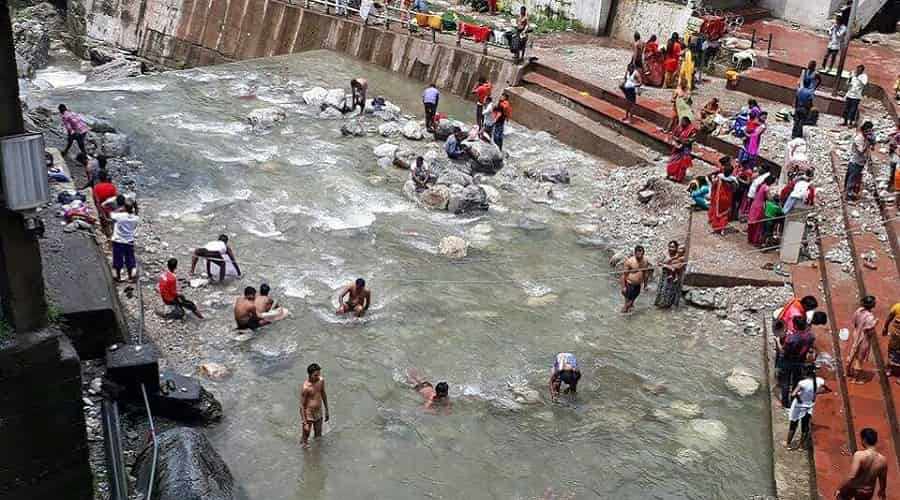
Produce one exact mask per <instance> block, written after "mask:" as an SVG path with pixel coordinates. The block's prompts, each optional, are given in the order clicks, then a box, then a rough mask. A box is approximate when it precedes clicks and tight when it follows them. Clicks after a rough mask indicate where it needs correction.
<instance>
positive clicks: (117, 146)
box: [100, 134, 131, 157]
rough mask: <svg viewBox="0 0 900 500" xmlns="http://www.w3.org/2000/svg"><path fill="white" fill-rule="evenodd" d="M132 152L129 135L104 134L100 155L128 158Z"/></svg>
mask: <svg viewBox="0 0 900 500" xmlns="http://www.w3.org/2000/svg"><path fill="white" fill-rule="evenodd" d="M130 151H131V149H130V148H129V146H128V136H127V135H125V134H103V136H102V140H101V141H100V154H102V155H105V156H110V157H116V156H127V155H128V153H129V152H130Z"/></svg>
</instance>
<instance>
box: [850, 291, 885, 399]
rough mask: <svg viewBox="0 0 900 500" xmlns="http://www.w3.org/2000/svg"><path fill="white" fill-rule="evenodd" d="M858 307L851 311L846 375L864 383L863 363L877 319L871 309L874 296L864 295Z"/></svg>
mask: <svg viewBox="0 0 900 500" xmlns="http://www.w3.org/2000/svg"><path fill="white" fill-rule="evenodd" d="M860 305H861V306H862V307H860V308H859V309H857V310H856V312H855V313H853V337H851V341H852V342H853V344H852V345H851V347H850V355H849V356H847V377H848V378H849V379H850V381H851V382H853V383H854V384H864V383H865V380H864V379H863V377H862V375H863V374H862V369H863V364H864V363H865V362H866V361H868V359H869V350H870V349H871V348H872V343H871V342H872V336H874V335H875V325H876V324H877V323H878V320H877V319H875V315H874V314H873V313H872V310H873V309H875V297H873V296H871V295H866V296H865V297H863V299H862V300H861V301H860Z"/></svg>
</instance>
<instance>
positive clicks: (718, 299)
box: [684, 288, 728, 310]
mask: <svg viewBox="0 0 900 500" xmlns="http://www.w3.org/2000/svg"><path fill="white" fill-rule="evenodd" d="M684 300H685V302H687V303H688V304H690V305H692V306H694V307H699V308H700V309H709V310H713V309H725V308H727V307H728V303H727V297H726V296H725V294H724V293H722V291H721V290H718V289H710V288H692V289H690V290H688V291H687V293H685V294H684Z"/></svg>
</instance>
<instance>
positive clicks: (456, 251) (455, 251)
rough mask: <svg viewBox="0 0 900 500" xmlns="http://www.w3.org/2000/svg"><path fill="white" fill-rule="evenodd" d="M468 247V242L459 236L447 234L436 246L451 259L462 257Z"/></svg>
mask: <svg viewBox="0 0 900 500" xmlns="http://www.w3.org/2000/svg"><path fill="white" fill-rule="evenodd" d="M468 249H469V244H468V243H467V242H466V240H464V239H462V238H460V237H459V236H447V237H445V238H444V239H442V240H441V244H440V245H439V246H438V251H439V252H440V254H441V255H443V256H445V257H449V258H451V259H462V258H464V257H465V256H466V255H467V253H468Z"/></svg>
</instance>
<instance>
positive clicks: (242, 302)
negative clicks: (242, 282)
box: [234, 286, 271, 330]
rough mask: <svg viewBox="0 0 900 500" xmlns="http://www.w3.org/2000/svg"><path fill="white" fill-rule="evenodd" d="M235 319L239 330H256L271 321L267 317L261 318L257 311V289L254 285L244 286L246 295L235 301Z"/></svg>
mask: <svg viewBox="0 0 900 500" xmlns="http://www.w3.org/2000/svg"><path fill="white" fill-rule="evenodd" d="M234 321H235V322H236V323H237V327H238V330H246V329H248V328H249V329H250V330H256V329H257V328H259V327H261V326H265V325H268V324H269V323H271V322H270V321H269V320H267V319H260V317H259V315H258V314H257V313H256V289H255V288H253V287H252V286H248V287H247V288H244V296H243V297H238V299H237V300H236V301H235V302H234Z"/></svg>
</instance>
